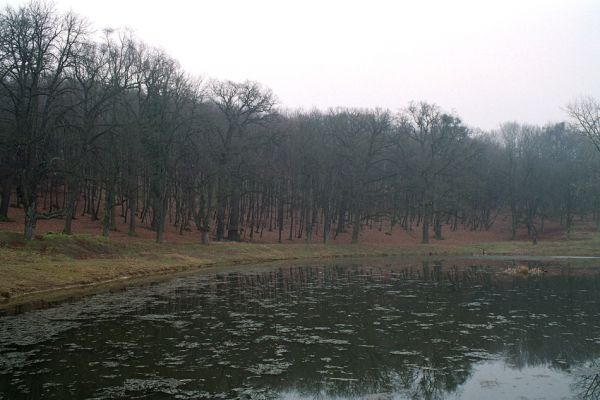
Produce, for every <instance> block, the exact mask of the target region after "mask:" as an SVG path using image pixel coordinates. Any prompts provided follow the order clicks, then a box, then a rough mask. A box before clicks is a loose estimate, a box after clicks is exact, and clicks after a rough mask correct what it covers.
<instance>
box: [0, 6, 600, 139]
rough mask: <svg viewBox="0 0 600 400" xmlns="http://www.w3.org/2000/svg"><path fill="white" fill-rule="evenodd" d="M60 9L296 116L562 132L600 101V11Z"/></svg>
mask: <svg viewBox="0 0 600 400" xmlns="http://www.w3.org/2000/svg"><path fill="white" fill-rule="evenodd" d="M1 2H2V1H0V3H1ZM8 2H9V4H13V5H16V4H21V3H24V2H23V1H18V0H9V1H8ZM55 4H56V5H57V7H58V8H59V9H61V10H69V9H72V10H73V11H75V12H77V13H78V14H81V15H82V16H85V17H87V18H88V19H89V20H90V21H91V22H92V23H93V26H94V27H95V28H97V29H101V28H103V27H106V26H110V27H129V28H131V29H132V30H133V31H134V32H136V34H137V36H138V37H139V38H140V39H142V40H144V41H145V42H148V43H149V44H152V45H155V46H157V47H161V48H163V49H164V50H166V51H167V52H168V53H170V54H171V55H172V56H173V57H175V58H176V59H178V60H179V61H180V63H181V64H182V66H183V67H184V68H185V69H186V70H188V71H189V72H192V73H194V74H198V75H201V76H204V77H207V78H222V79H231V80H245V79H251V80H256V81H259V82H261V83H263V84H264V85H266V86H269V87H270V88H271V89H273V91H274V92H275V94H276V95H277V97H278V99H279V100H280V103H281V105H282V106H284V107H290V108H295V107H302V108H305V109H310V108H312V107H318V108H323V109H326V108H328V107H335V106H352V107H384V108H390V109H392V110H397V109H399V108H402V107H404V106H406V105H407V103H408V102H409V101H411V100H417V101H418V100H426V101H429V102H434V103H437V104H438V105H440V106H441V107H442V108H443V109H446V110H452V111H455V112H457V113H458V114H459V115H460V116H461V117H462V118H463V120H464V121H465V122H466V123H467V124H469V125H471V126H478V127H481V128H484V129H491V128H495V127H497V126H498V124H499V123H500V122H504V121H518V122H529V123H537V124H543V123H546V122H548V121H559V120H563V119H564V118H565V114H564V112H563V108H564V107H565V105H566V104H567V103H568V102H569V101H570V100H573V99H574V98H576V97H578V96H582V95H590V96H595V97H600V0H555V1H553V0H489V1H488V0H473V1H468V0H453V1H448V0H439V1H434V0H413V1H398V0H397V1H392V0H390V1H377V0H365V1H348V0H346V1H341V0H340V1H337V0H335V1H329V0H294V1H291V0H290V1H287V0H272V1H270V0H240V1H226V0H221V1H217V0H211V1H202V0H196V1H183V0H168V1H152V0H139V1H138V0H136V1H130V0H56V1H55Z"/></svg>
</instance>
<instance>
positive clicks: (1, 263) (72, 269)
mask: <svg viewBox="0 0 600 400" xmlns="http://www.w3.org/2000/svg"><path fill="white" fill-rule="evenodd" d="M9 215H10V217H11V218H13V219H14V220H15V222H0V308H1V307H8V306H12V305H15V304H19V303H26V302H30V301H34V300H39V299H44V300H50V299H52V298H55V297H56V298H59V297H64V296H65V295H76V294H77V293H78V292H81V293H85V292H89V291H90V290H95V289H97V288H101V287H106V286H110V285H111V284H119V283H121V284H122V282H124V281H129V280H130V279H132V278H135V279H142V278H144V277H156V276H160V275H165V274H170V273H173V272H177V271H189V270H195V269H198V268H203V267H208V266H221V265H223V266H225V265H232V264H256V263H261V262H268V261H277V260H303V259H306V260H308V259H326V258H335V257H369V256H448V255H475V256H482V255H484V254H485V255H486V256H487V255H494V254H496V255H544V256H546V255H553V256H555V255H564V256H566V255H571V256H598V255H600V234H598V233H596V229H595V227H594V226H593V225H592V224H590V223H587V222H585V221H579V222H578V223H576V229H575V230H574V231H573V232H571V234H570V235H566V233H565V231H564V229H562V228H561V226H560V224H558V223H556V222H552V223H546V226H545V229H544V232H543V233H542V234H540V236H539V243H538V244H537V245H533V244H531V241H530V240H529V238H528V237H527V232H526V231H520V232H519V237H518V238H517V240H515V241H511V240H510V230H509V226H508V218H506V219H502V218H499V219H498V220H497V221H496V223H495V224H494V225H493V227H492V228H491V229H490V230H487V231H486V230H482V231H479V230H477V231H471V230H465V229H462V227H461V228H459V229H458V230H457V231H454V232H453V231H451V230H450V229H449V228H448V227H446V226H445V227H444V240H434V239H433V238H432V239H431V243H430V244H428V245H422V244H420V238H421V235H420V227H416V226H415V227H414V229H413V231H409V232H407V231H404V230H402V229H401V228H400V227H398V226H397V227H395V228H394V230H393V231H392V232H389V224H388V225H387V226H383V227H382V229H381V230H380V229H379V226H376V225H374V226H372V227H370V226H366V227H364V228H363V231H362V233H361V236H360V240H359V244H358V245H351V244H350V233H342V234H340V235H339V236H338V237H337V238H333V235H332V238H331V241H330V244H328V245H326V246H325V245H322V244H320V241H321V236H320V235H315V236H314V237H313V244H310V245H307V244H306V243H305V241H304V239H297V238H294V239H293V240H288V237H289V232H287V231H285V232H284V238H285V239H284V241H283V243H282V244H277V243H276V242H277V232H267V230H266V229H265V230H264V232H263V236H262V238H261V237H260V236H259V235H256V234H255V236H254V238H253V240H252V241H250V240H249V237H248V235H246V237H245V240H244V241H243V242H242V243H232V242H220V243H218V242H212V243H211V245H209V246H203V245H201V244H200V243H199V242H200V232H198V231H195V230H194V231H189V232H188V231H186V232H184V233H183V235H179V234H178V232H177V230H176V228H175V227H173V226H167V232H166V234H165V243H162V244H156V243H154V241H153V238H154V232H153V231H152V230H150V229H149V228H148V227H147V226H143V225H141V226H139V228H138V236H137V237H129V236H128V235H127V228H126V224H124V223H120V224H118V226H117V231H114V232H111V234H110V238H109V239H105V238H103V237H101V236H100V233H101V222H100V221H90V219H89V217H88V216H84V217H80V218H78V219H77V220H75V221H74V224H73V232H74V233H75V234H74V235H72V236H66V235H62V234H57V233H56V232H61V231H62V224H63V221H62V220H60V219H57V220H48V221H44V220H42V221H39V222H38V227H37V236H36V240H33V241H31V242H25V241H24V240H23V239H22V229H23V225H22V222H18V221H22V220H23V218H22V212H21V210H19V209H15V208H11V209H10V214H9ZM288 228H289V226H288ZM242 236H243V234H242Z"/></svg>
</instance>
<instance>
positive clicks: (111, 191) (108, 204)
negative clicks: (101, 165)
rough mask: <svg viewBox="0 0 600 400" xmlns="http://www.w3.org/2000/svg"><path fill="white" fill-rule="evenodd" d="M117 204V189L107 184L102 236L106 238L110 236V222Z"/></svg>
mask: <svg viewBox="0 0 600 400" xmlns="http://www.w3.org/2000/svg"><path fill="white" fill-rule="evenodd" d="M114 202H115V188H114V185H113V184H112V182H110V183H107V187H106V197H105V199H104V215H103V216H102V236H104V237H105V238H107V237H109V235H110V225H111V224H110V220H111V214H112V208H113V205H114Z"/></svg>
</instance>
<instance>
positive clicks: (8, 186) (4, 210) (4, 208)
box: [0, 176, 13, 221]
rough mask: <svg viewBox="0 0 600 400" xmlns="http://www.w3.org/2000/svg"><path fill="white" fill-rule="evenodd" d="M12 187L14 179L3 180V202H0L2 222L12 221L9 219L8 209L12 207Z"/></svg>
mask: <svg viewBox="0 0 600 400" xmlns="http://www.w3.org/2000/svg"><path fill="white" fill-rule="evenodd" d="M12 186H13V180H12V177H10V176H9V177H6V178H4V179H3V180H2V202H0V221H10V218H8V207H9V206H10V196H11V194H12Z"/></svg>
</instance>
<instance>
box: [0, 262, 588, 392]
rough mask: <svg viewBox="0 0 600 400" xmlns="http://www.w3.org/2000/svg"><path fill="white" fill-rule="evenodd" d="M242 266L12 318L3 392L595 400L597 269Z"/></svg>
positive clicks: (4, 333)
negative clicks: (532, 272)
mask: <svg viewBox="0 0 600 400" xmlns="http://www.w3.org/2000/svg"><path fill="white" fill-rule="evenodd" d="M549 269H550V272H549V273H548V274H546V275H544V276H536V277H521V276H508V275H503V274H502V273H499V272H497V271H501V270H503V268H499V267H497V266H496V267H483V266H466V267H465V266H460V267H458V266H452V265H442V264H441V263H439V262H436V263H434V262H423V263H422V264H421V263H412V264H411V265H407V263H406V262H404V263H397V264H391V265H382V264H379V265H378V264H348V265H336V266H312V267H295V266H294V267H279V268H262V269H256V270H249V269H245V270H244V269H242V270H238V271H231V272H227V273H225V272H223V273H217V274H208V273H206V274H198V275H195V276H186V277H180V278H177V279H175V280H173V281H171V282H168V283H161V284H157V285H154V286H150V287H141V288H132V289H129V290H127V291H125V292H121V293H113V294H102V295H97V296H94V297H89V298H85V299H82V300H80V301H77V302H74V303H68V304H62V305H60V306H58V307H55V308H52V309H48V310H39V311H34V312H30V313H26V314H22V315H18V316H14V317H5V318H2V319H0V399H39V398H44V399H46V398H48V399H62V398H90V399H113V398H132V399H162V398H178V399H197V398H219V397H220V398H243V399H259V398H267V399H268V398H284V399H306V398H365V397H366V398H371V399H404V398H424V399H441V398H481V397H485V396H487V397H490V398H514V397H518V396H533V397H535V398H540V397H541V398H561V397H562V398H570V397H577V396H580V397H585V398H598V396H599V390H600V389H599V378H598V375H597V373H598V372H599V371H600V369H598V365H597V363H598V362H599V360H600V318H598V317H599V316H600V307H599V306H600V290H599V284H600V277H599V275H598V274H597V273H596V272H594V271H593V270H588V269H569V268H566V267H554V268H549Z"/></svg>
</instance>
